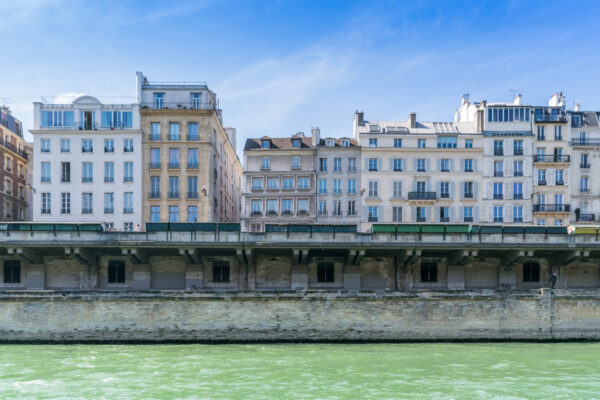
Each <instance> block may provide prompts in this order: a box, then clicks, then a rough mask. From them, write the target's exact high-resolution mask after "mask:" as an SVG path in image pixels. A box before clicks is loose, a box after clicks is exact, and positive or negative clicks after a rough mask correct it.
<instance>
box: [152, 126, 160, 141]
mask: <svg viewBox="0 0 600 400" xmlns="http://www.w3.org/2000/svg"><path fill="white" fill-rule="evenodd" d="M150 140H160V122H152V123H151V124H150Z"/></svg>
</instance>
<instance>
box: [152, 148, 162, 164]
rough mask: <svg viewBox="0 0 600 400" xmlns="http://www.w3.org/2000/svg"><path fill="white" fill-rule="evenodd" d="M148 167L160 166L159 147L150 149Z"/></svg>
mask: <svg viewBox="0 0 600 400" xmlns="http://www.w3.org/2000/svg"><path fill="white" fill-rule="evenodd" d="M150 168H160V149H157V148H153V149H150Z"/></svg>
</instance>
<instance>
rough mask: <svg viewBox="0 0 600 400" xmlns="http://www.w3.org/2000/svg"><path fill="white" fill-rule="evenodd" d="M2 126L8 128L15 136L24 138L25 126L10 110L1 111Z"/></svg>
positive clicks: (0, 120) (0, 122)
mask: <svg viewBox="0 0 600 400" xmlns="http://www.w3.org/2000/svg"><path fill="white" fill-rule="evenodd" d="M0 125H2V126H4V127H6V128H8V129H9V130H10V131H12V132H13V133H14V134H16V135H18V136H20V137H23V124H21V121H19V120H18V119H16V118H15V117H13V115H12V114H11V113H10V110H9V109H8V108H4V109H0ZM0 139H1V138H0Z"/></svg>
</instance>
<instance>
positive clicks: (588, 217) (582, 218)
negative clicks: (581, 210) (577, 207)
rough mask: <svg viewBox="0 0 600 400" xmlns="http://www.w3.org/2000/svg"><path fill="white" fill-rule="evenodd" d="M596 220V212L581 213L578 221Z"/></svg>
mask: <svg viewBox="0 0 600 400" xmlns="http://www.w3.org/2000/svg"><path fill="white" fill-rule="evenodd" d="M595 220H596V215H594V214H579V219H578V221H581V222H592V221H595Z"/></svg>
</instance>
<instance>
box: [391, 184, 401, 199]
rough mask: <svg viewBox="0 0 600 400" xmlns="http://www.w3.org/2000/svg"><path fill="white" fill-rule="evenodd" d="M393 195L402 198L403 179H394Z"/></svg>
mask: <svg viewBox="0 0 600 400" xmlns="http://www.w3.org/2000/svg"><path fill="white" fill-rule="evenodd" d="M392 185H393V186H392V188H393V190H392V196H393V197H395V198H400V197H402V182H401V181H394V182H393V184H392Z"/></svg>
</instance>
